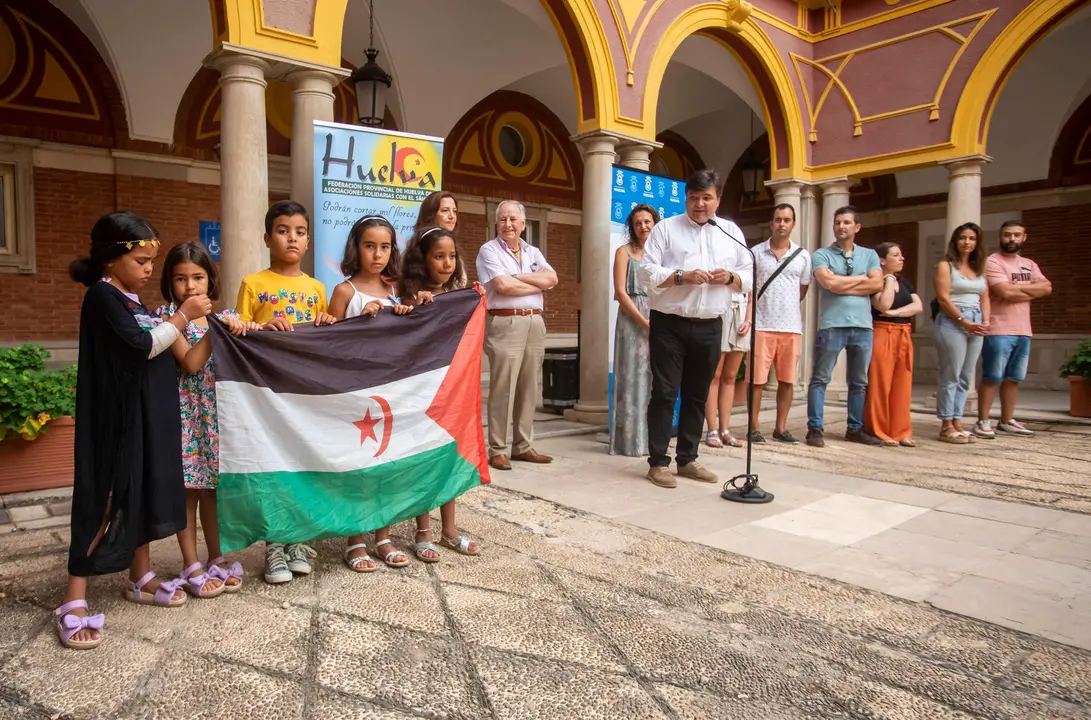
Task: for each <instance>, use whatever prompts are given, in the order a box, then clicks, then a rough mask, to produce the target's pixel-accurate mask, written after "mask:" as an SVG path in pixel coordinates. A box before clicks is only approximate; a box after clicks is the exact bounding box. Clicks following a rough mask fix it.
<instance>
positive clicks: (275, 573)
mask: <svg viewBox="0 0 1091 720" xmlns="http://www.w3.org/2000/svg"><path fill="white" fill-rule="evenodd" d="M292 577H293V576H292V571H291V570H290V569H289V568H288V558H287V557H285V555H284V545H282V544H281V543H266V544H265V582H267V583H271V584H273V585H279V584H281V583H286V582H291V581H292Z"/></svg>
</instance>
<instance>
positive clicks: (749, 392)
mask: <svg viewBox="0 0 1091 720" xmlns="http://www.w3.org/2000/svg"><path fill="white" fill-rule="evenodd" d="M705 222H706V224H708V225H711V226H712V227H714V228H716V229H717V230H719V231H720V232H722V233H723V234H724V235H727V236H728V237H729V238H731V239H732V240H734V241H735V242H736V243H737V244H738V245H740V246H741V247H742V249H743V250H746V252H747V253H749V254H750V269H751V284H750V288H751V292H753V293H754V304H755V305H757V290H758V259H757V258H756V257H755V256H754V251H753V250H751V249H750V246H749V245H747V244H746V243H745V242H743V241H742V240H740V239H739V238H737V237H735V235H734V234H732V233H730V232H728V231H727V230H726V229H724V228H723V227H721V226H720V224H719V223H717V222H716V218H714V217H710V218H709V219H708V220H706V221H705ZM750 314H751V316H752V318H753V319H752V320H751V322H750V352H749V353H747V358H746V363H747V365H746V366H747V367H748V368H749V369H750V372H748V373H747V375H748V376H749V377H748V381H747V388H746V473H745V474H743V475H736V476H735V477H733V478H731V479H730V480H728V481H727V482H726V483H724V489H723V492H721V493H720V497H722V498H723V499H724V500H731V501H732V502H741V503H753V504H760V503H767V502H771V501H772V500H773V494H772V493H767V492H765V490H763V489H761V488H760V487H758V476H757V474H756V473H753V472H751V467H750V462H751V449H752V447H753V443H752V442H751V441H750V428H751V427H753V425H754V338H755V337H756V336H757V334H758V327H757V325H758V323H757V320H758V309H757V308H756V307H755V308H753V310H752V312H751V313H750ZM739 481H742V485H741V486H740V485H739Z"/></svg>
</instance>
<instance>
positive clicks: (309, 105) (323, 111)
mask: <svg viewBox="0 0 1091 720" xmlns="http://www.w3.org/2000/svg"><path fill="white" fill-rule="evenodd" d="M335 73H336V74H335ZM347 74H348V71H347V70H341V69H340V68H337V69H336V70H334V69H333V68H330V71H329V72H327V71H324V70H315V69H300V70H293V71H292V72H290V73H288V75H287V76H286V77H285V80H287V81H288V82H290V83H291V84H292V199H293V200H295V201H296V202H301V203H303V205H304V206H306V208H307V210H308V211H309V212H310V214H311V218H314V216H315V208H314V121H315V120H326V121H332V120H333V88H334V86H335V85H337V83H339V82H340V81H341V78H340V77H339V76H341V75H347ZM303 269H304V271H306V272H307V273H309V274H311V275H313V274H314V233H313V232H312V233H311V248H310V250H308V251H307V257H306V258H304V260H303Z"/></svg>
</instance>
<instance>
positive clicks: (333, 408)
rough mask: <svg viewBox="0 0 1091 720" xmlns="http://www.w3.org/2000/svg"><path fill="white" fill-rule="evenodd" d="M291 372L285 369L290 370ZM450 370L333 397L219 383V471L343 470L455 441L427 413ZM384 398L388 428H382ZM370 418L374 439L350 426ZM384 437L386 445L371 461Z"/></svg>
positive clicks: (412, 453) (217, 398) (240, 383)
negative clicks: (385, 435)
mask: <svg viewBox="0 0 1091 720" xmlns="http://www.w3.org/2000/svg"><path fill="white" fill-rule="evenodd" d="M287 371H288V372H290V370H287ZM446 374H447V368H446V367H443V368H439V369H437V370H432V371H429V372H426V373H422V374H420V375H414V376H413V377H410V378H406V379H404V380H398V381H396V382H392V383H388V384H386V385H381V386H379V387H373V388H368V389H366V390H357V391H355V392H351V393H342V394H338V395H298V394H292V393H275V392H273V391H272V390H270V389H269V388H263V387H257V386H254V385H250V384H249V383H244V382H234V381H227V382H217V383H216V402H217V410H218V413H219V421H220V473H221V474H227V473H262V472H305V471H310V472H347V471H351V470H359V469H362V468H365V467H369V466H372V465H379V464H382V463H388V462H393V461H395V460H401V459H403V458H406V457H409V456H411V455H415V454H417V453H420V452H424V451H425V450H432V449H434V448H437V447H440V446H442V445H445V444H447V443H450V442H453V441H454V438H452V437H451V435H450V434H449V433H447V431H446V430H444V429H443V428H441V427H440V426H439V425H437V424H436V423H435V422H434V421H433V420H432V419H431V418H430V417H428V416H427V415H426V414H425V411H426V410H427V409H428V407H429V405H431V404H432V401H433V399H434V398H435V395H436V392H437V391H438V390H439V386H440V383H442V382H443V378H444V376H445V375H446ZM375 398H381V399H383V400H385V401H386V403H388V405H389V407H390V412H391V415H392V420H391V421H390V422H391V427H390V428H389V429H388V428H386V427H384V425H385V424H386V423H387V422H388V421H387V420H385V419H383V405H382V403H381V402H380V401H379V400H376V399H375ZM369 412H370V416H371V420H373V421H376V422H375V424H374V426H373V429H374V434H375V438H370V437H362V436H363V435H364V434H365V433H364V432H362V431H361V428H359V427H357V426H356V425H354V424H353V423H355V422H358V421H363V420H364V419H365V418H366V417H367V415H368V413H369ZM385 433H389V437H390V442H389V445H388V446H387V448H386V449H385V450H384V452H383V453H382V455H381V456H380V457H375V454H376V452H378V450H379V449H380V443H381V441H382V439H383V437H384V434H385Z"/></svg>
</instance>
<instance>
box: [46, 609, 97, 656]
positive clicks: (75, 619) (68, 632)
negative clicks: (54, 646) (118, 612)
mask: <svg viewBox="0 0 1091 720" xmlns="http://www.w3.org/2000/svg"><path fill="white" fill-rule="evenodd" d="M79 608H83V609H84V610H86V609H87V601H86V600H73V601H72V602H68V603H65V604H64V605H61V606H60V607H59V608H57V609H56V610H54V611H53V622H54V624H55V625H56V626H57V639H59V640H60V641H61V645H63V646H64V647H66V648H69V649H70V650H94V649H95V648H97V647H98V646H99V645H101V644H102V626H103V625H105V624H106V616H105V615H102V614H101V613H100V614H98V615H88V616H87V617H79V616H78V615H72V614H71V613H72V611H73V610H78V609H79ZM80 630H98V631H99V634H98V639H96V640H73V639H72V638H73V637H74V636H75V635H76V633H78V632H79V631H80Z"/></svg>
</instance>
